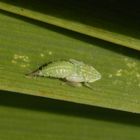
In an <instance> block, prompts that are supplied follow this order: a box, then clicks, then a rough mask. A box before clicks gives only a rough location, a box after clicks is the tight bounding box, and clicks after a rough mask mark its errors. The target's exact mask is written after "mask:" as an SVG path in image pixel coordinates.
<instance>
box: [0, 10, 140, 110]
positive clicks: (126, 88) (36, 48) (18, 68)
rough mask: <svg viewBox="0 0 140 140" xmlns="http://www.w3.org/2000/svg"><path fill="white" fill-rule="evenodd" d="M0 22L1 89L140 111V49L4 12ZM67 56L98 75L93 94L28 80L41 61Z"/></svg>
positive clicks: (53, 81)
mask: <svg viewBox="0 0 140 140" xmlns="http://www.w3.org/2000/svg"><path fill="white" fill-rule="evenodd" d="M0 21H1V22H0V89H2V90H9V91H16V92H20V93H26V94H30V95H36V96H42V97H49V98H54V99H60V100H65V101H71V102H76V103H82V104H88V105H95V106H101V107H107V108H113V109H118V110H125V111H130V112H138V113H139V112H140V104H139V101H140V94H139V90H140V73H139V72H140V61H139V59H140V55H139V52H138V51H135V50H130V49H128V48H125V47H121V46H117V45H114V44H110V43H106V42H103V41H101V40H96V39H93V38H89V37H87V36H84V35H81V34H78V33H73V32H70V31H67V30H62V29H60V28H57V27H54V26H50V25H47V24H43V23H40V22H36V21H32V20H28V19H26V18H20V17H19V16H15V15H11V14H7V13H5V12H1V13H0ZM70 58H73V59H76V60H80V61H83V62H84V63H87V64H90V65H92V66H94V67H95V68H96V69H97V70H98V71H99V72H100V73H101V74H102V79H101V80H99V81H97V82H94V83H93V84H91V86H92V87H93V90H91V89H88V88H86V87H81V88H78V87H77V88H75V87H71V86H69V85H67V84H64V83H63V82H62V81H60V80H59V79H49V78H42V77H40V78H39V77H38V78H29V77H27V76H26V74H27V73H30V72H32V71H33V70H35V69H37V68H38V67H39V66H41V65H42V64H44V63H47V62H50V61H55V60H61V59H65V60H68V59H70Z"/></svg>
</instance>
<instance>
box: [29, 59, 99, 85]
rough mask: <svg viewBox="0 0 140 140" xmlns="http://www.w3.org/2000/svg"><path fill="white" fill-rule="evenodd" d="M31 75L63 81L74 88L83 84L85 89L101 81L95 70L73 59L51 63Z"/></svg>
mask: <svg viewBox="0 0 140 140" xmlns="http://www.w3.org/2000/svg"><path fill="white" fill-rule="evenodd" d="M31 75H33V76H43V77H52V78H58V79H64V80H66V81H68V82H70V83H72V84H73V85H75V86H80V85H82V84H84V85H85V86H87V87H90V86H89V84H88V83H92V82H94V81H96V80H99V79H101V74H100V73H99V72H98V71H97V70H96V69H95V68H93V67H92V66H90V65H87V64H85V63H83V62H80V61H77V60H74V59H70V60H68V61H64V60H63V61H56V62H51V63H49V64H48V65H44V66H42V67H41V68H40V69H38V70H36V71H35V72H32V73H31Z"/></svg>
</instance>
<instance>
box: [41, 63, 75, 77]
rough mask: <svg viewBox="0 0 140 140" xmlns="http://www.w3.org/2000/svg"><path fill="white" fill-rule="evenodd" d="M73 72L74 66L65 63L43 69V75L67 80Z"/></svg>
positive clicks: (53, 64) (50, 65)
mask: <svg viewBox="0 0 140 140" xmlns="http://www.w3.org/2000/svg"><path fill="white" fill-rule="evenodd" d="M72 71H73V64H71V63H69V62H66V61H63V62H56V63H52V64H49V65H48V66H47V67H46V68H43V69H42V71H41V72H42V75H43V76H46V77H54V78H66V77H67V76H69V75H70V74H71V73H72Z"/></svg>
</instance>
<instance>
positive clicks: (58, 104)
mask: <svg viewBox="0 0 140 140" xmlns="http://www.w3.org/2000/svg"><path fill="white" fill-rule="evenodd" d="M139 118H140V116H139V115H138V114H132V113H126V112H120V111H112V110H106V109H101V108H96V107H90V106H85V105H80V104H74V103H68V102H62V101H56V100H51V99H47V98H46V99H45V98H39V97H34V96H27V95H19V94H16V93H10V92H3V91H0V124H1V125H0V139H1V140H11V139H12V140H19V139H20V140H21V139H22V140H42V139H49V140H85V139H86V140H93V138H94V139H98V140H112V139H116V140H118V139H119V140H132V139H133V140H139V138H140V136H139V127H140V124H139Z"/></svg>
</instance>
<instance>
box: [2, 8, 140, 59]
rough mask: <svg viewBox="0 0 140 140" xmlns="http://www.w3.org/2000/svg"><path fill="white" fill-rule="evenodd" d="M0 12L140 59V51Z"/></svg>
mask: <svg viewBox="0 0 140 140" xmlns="http://www.w3.org/2000/svg"><path fill="white" fill-rule="evenodd" d="M0 12H1V13H2V14H5V15H7V16H11V17H14V18H17V19H21V20H23V21H25V22H29V23H32V24H34V25H36V26H40V27H41V28H45V29H48V30H51V31H53V32H56V33H60V34H64V35H66V36H68V37H71V38H75V39H77V40H81V41H83V42H88V43H90V44H93V45H97V46H98V47H101V48H104V49H108V50H110V51H113V52H115V53H120V54H123V55H125V56H129V57H133V58H135V59H140V51H137V50H134V49H131V48H127V47H124V46H120V45H116V44H113V43H110V42H107V41H103V40H100V39H97V38H93V37H90V36H87V35H84V34H80V33H77V32H74V31H70V30H66V29H63V28H60V27H57V26H54V25H50V24H47V23H43V22H40V21H36V20H32V19H28V18H25V17H22V16H19V15H15V14H12V13H9V12H5V11H3V10H0Z"/></svg>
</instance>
